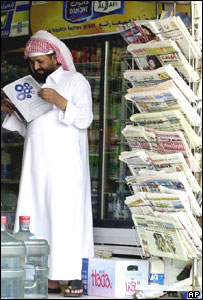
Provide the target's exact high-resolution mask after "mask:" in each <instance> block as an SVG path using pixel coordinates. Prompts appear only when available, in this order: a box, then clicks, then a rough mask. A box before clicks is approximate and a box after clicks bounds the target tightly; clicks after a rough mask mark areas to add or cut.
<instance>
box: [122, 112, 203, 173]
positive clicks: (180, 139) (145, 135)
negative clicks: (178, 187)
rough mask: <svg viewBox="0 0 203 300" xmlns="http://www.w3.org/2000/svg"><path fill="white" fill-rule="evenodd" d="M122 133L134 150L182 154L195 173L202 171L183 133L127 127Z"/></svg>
mask: <svg viewBox="0 0 203 300" xmlns="http://www.w3.org/2000/svg"><path fill="white" fill-rule="evenodd" d="M138 115H139V114H138ZM148 125H149V124H148ZM121 132H122V134H123V136H124V137H125V139H126V141H127V143H128V145H129V147H130V148H131V149H133V150H135V149H143V150H147V151H151V152H150V153H152V152H155V153H156V152H157V153H160V154H169V153H178V152H181V153H183V155H184V157H185V159H186V161H187V164H188V165H189V167H190V168H191V170H192V171H193V172H198V171H199V170H200V165H199V163H198V161H197V160H196V159H195V157H194V155H193V154H192V152H191V150H190V147H189V146H188V143H187V141H186V139H185V137H184V135H183V133H182V131H159V130H155V129H153V128H147V127H142V126H133V125H126V127H125V128H124V129H123V130H122V131H121Z"/></svg>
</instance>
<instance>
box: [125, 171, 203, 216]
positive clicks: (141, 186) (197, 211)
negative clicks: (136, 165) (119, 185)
mask: <svg viewBox="0 0 203 300" xmlns="http://www.w3.org/2000/svg"><path fill="white" fill-rule="evenodd" d="M126 181H127V183H128V184H130V185H131V187H132V190H133V192H134V193H137V192H151V193H157V192H160V188H159V187H160V186H163V187H166V188H168V189H175V190H178V191H185V192H186V193H187V194H188V197H189V199H190V206H191V209H192V212H193V214H194V215H197V216H200V215H201V213H202V211H201V208H200V206H199V204H198V203H197V200H196V198H195V196H194V194H193V191H192V188H191V186H190V185H189V183H188V180H187V178H186V176H185V174H184V173H183V172H174V173H164V172H156V171H148V172H144V170H143V174H142V176H141V175H140V176H127V177H126Z"/></svg>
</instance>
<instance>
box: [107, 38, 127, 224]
mask: <svg viewBox="0 0 203 300" xmlns="http://www.w3.org/2000/svg"><path fill="white" fill-rule="evenodd" d="M122 52H126V44H125V42H124V41H123V40H122V39H112V40H111V41H106V42H105V76H104V115H103V151H102V186H101V189H102V192H101V221H104V222H103V224H109V227H130V226H131V225H132V221H131V213H130V210H129V208H128V207H127V206H126V205H125V202H124V201H125V198H126V197H127V196H130V195H131V192H130V190H129V187H128V186H127V184H126V182H125V177H126V176H127V175H130V172H129V170H128V167H127V166H126V164H124V163H123V162H121V161H120V160H119V155H120V153H121V152H122V151H127V150H129V149H128V147H127V145H126V142H125V140H124V137H123V136H122V133H121V131H122V129H123V128H124V127H125V125H126V122H129V121H130V119H129V117H130V115H131V111H130V110H129V109H128V106H127V103H126V100H125V98H124V94H125V93H126V87H125V83H124V77H123V72H124V62H123V60H122V58H121V53H122Z"/></svg>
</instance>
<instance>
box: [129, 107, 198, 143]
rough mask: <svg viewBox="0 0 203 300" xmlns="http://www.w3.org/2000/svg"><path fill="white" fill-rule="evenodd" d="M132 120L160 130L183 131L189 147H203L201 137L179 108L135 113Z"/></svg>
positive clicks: (139, 124) (137, 123) (140, 124)
mask: <svg viewBox="0 0 203 300" xmlns="http://www.w3.org/2000/svg"><path fill="white" fill-rule="evenodd" d="M130 120H131V121H133V122H134V123H135V124H136V125H138V126H145V127H148V128H153V129H156V130H160V131H182V132H183V134H184V136H185V139H186V140H187V143H188V146H189V148H192V149H195V148H198V147H201V144H202V143H201V139H200V137H199V136H198V135H197V134H196V132H195V131H194V130H193V129H192V127H191V126H190V124H189V123H188V122H187V120H186V119H185V117H184V116H183V114H182V113H181V112H180V111H179V110H178V109H176V110H168V111H162V112H152V113H138V114H133V115H132V116H131V117H130Z"/></svg>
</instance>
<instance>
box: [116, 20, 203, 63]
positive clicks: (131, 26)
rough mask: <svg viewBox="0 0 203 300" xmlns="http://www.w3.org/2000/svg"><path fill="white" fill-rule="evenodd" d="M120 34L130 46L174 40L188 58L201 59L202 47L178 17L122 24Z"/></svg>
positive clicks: (119, 27)
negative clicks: (152, 41)
mask: <svg viewBox="0 0 203 300" xmlns="http://www.w3.org/2000/svg"><path fill="white" fill-rule="evenodd" d="M118 32H119V33H120V34H121V36H122V37H123V38H124V40H125V41H126V42H127V43H128V44H131V43H133V44H136V43H144V42H149V41H151V40H160V41H163V40H172V41H175V42H176V43H177V44H178V46H179V47H180V49H181V51H182V53H183V54H184V55H185V56H186V57H187V58H188V59H191V58H197V59H198V58H201V50H200V47H199V46H198V45H197V43H196V42H195V40H194V38H193V37H192V36H191V34H190V32H189V31H188V29H187V27H186V26H185V24H184V23H183V21H182V20H181V18H180V17H179V16H178V17H176V16H173V17H170V18H167V19H158V20H136V21H133V22H129V23H127V24H120V25H119V26H118Z"/></svg>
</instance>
